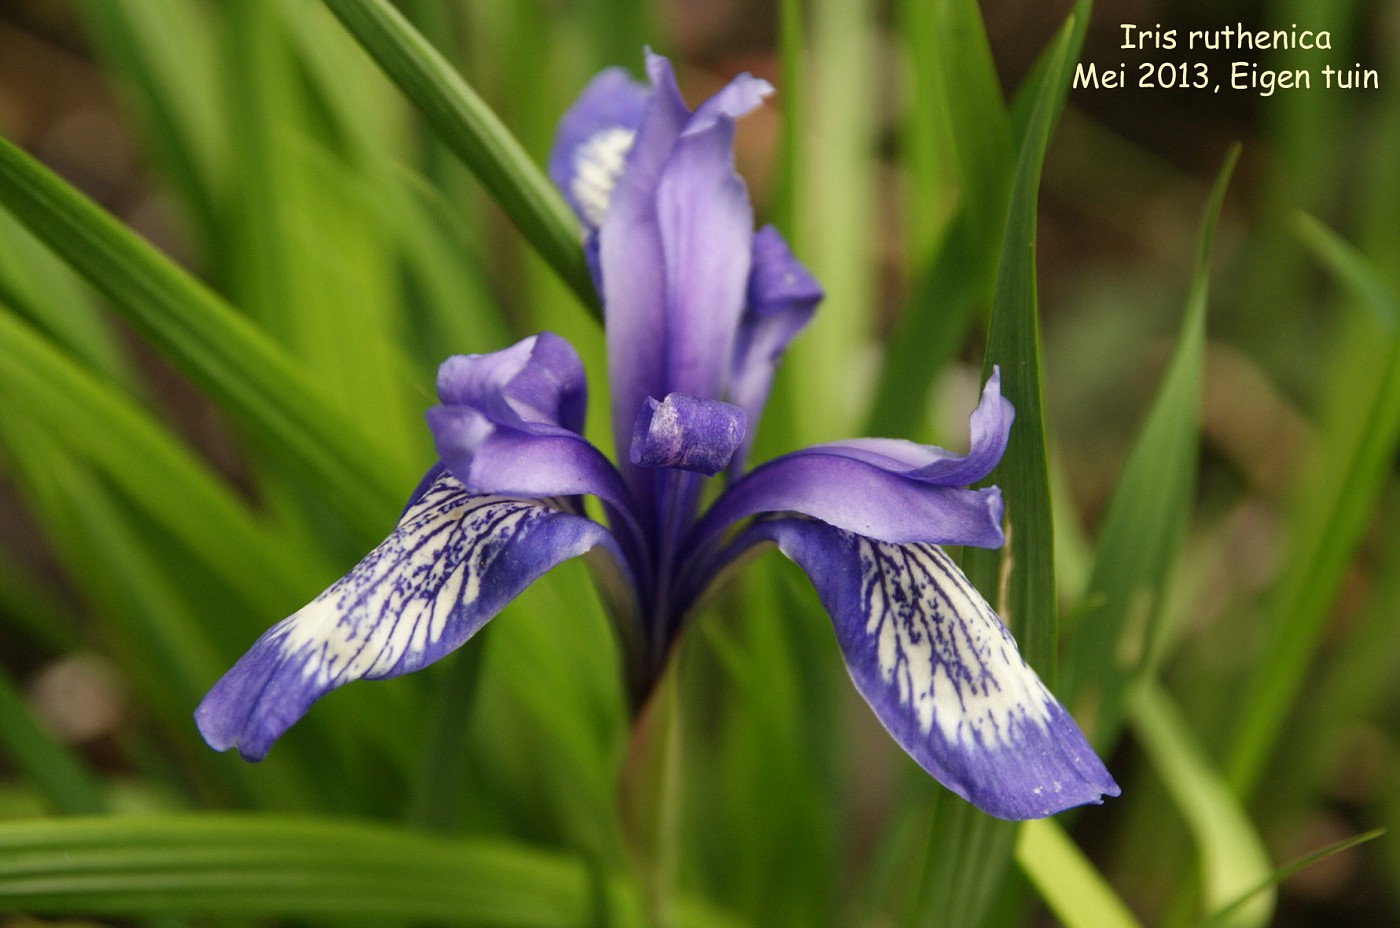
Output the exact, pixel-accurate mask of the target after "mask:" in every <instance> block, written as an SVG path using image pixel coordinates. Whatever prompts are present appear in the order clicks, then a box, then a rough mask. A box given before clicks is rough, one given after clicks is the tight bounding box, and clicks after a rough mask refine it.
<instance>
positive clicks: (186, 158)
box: [76, 0, 228, 260]
mask: <svg viewBox="0 0 1400 928" xmlns="http://www.w3.org/2000/svg"><path fill="white" fill-rule="evenodd" d="M76 8H77V11H78V13H79V14H80V15H81V16H82V19H83V22H84V23H85V25H86V30H85V31H86V33H87V35H88V37H89V38H90V39H91V41H92V42H93V44H94V46H95V48H96V50H97V52H98V53H99V54H100V55H101V56H102V58H103V59H104V60H105V61H106V64H107V68H108V70H109V71H110V72H112V73H113V74H115V75H116V76H117V77H118V78H119V89H120V90H121V91H122V100H123V103H124V104H125V108H126V109H127V110H128V111H129V112H131V113H132V114H133V116H134V121H135V122H136V123H137V125H138V126H139V127H140V130H141V131H140V133H139V136H140V140H141V142H142V143H143V144H144V145H145V147H146V148H147V149H148V151H149V153H150V155H151V156H152V158H153V160H154V161H155V162H156V165H157V166H158V167H159V168H160V169H161V170H162V172H163V174H164V175H165V176H166V177H167V178H168V179H169V181H170V183H171V185H172V186H173V187H174V189H175V191H177V192H178V194H179V204H180V206H182V207H183V208H185V209H187V210H188V211H189V212H190V216H191V218H192V219H194V220H195V222H196V224H197V226H198V227H199V229H200V230H201V232H202V233H203V235H204V236H205V241H204V243H203V244H204V245H205V246H206V248H208V250H209V252H210V257H211V258H214V259H215V260H217V257H218V245H219V242H218V232H219V219H218V215H219V212H218V206H217V203H218V201H219V199H220V196H221V195H222V193H223V190H222V184H223V180H224V170H225V168H226V167H227V160H228V159H227V150H228V146H227V140H226V138H225V135H226V131H225V126H224V125H223V124H222V123H221V121H220V119H221V115H222V114H223V112H224V107H223V102H224V101H223V97H222V95H221V94H220V90H221V89H222V88H220V86H219V82H218V71H217V64H218V61H219V56H218V55H217V54H216V53H215V44H214V42H213V36H212V35H211V32H212V30H211V29H210V28H209V25H210V24H209V22H208V21H207V19H205V18H202V17H201V16H200V15H198V14H199V13H200V12H201V11H200V10H198V9H197V8H195V7H193V6H191V5H190V4H189V3H185V2H181V0H137V2H132V3H105V2H102V0H95V2H94V0H85V2H80V3H78V4H76Z"/></svg>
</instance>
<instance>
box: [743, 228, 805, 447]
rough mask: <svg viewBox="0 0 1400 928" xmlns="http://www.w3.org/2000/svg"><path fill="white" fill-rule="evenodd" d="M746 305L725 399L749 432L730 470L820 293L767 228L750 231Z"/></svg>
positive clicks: (773, 232)
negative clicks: (738, 411)
mask: <svg viewBox="0 0 1400 928" xmlns="http://www.w3.org/2000/svg"><path fill="white" fill-rule="evenodd" d="M751 264H752V266H751V268H750V270H749V282H748V294H747V305H746V306H745V308H744V315H743V317H742V318H741V319H740V322H739V332H738V335H737V337H736V339H735V344H734V365H733V369H732V370H731V371H730V375H729V402H731V403H733V404H734V405H735V406H738V407H739V408H740V409H742V410H743V411H744V414H745V415H746V416H747V417H748V422H749V436H748V439H746V442H745V445H744V447H743V448H741V449H740V452H739V454H738V455H737V456H736V461H735V465H734V470H735V472H736V473H737V472H740V471H742V470H743V456H744V451H746V450H747V448H748V441H750V440H752V436H753V433H754V431H755V430H756V429H757V428H758V417H759V413H761V412H762V410H763V404H764V403H765V402H767V400H768V390H769V388H770V387H771V386H772V385H773V375H774V374H775V373H776V372H777V370H778V363H779V361H780V360H781V359H782V356H783V352H784V351H785V350H786V349H787V346H788V343H789V342H791V341H792V339H793V337H794V336H795V335H797V333H798V332H800V331H801V330H802V328H803V327H804V326H805V325H806V324H807V322H808V321H809V320H810V319H811V318H812V314H813V313H814V312H815V311H816V308H817V304H818V303H819V302H821V299H822V297H823V295H824V294H823V292H822V288H821V285H820V284H818V283H817V281H816V278H814V277H813V276H812V275H811V273H810V272H808V270H807V268H806V267H804V266H803V265H802V262H800V261H798V260H797V258H796V257H795V256H794V255H793V253H792V250H791V249H789V248H788V245H787V242H785V241H784V240H783V237H782V236H781V235H779V234H778V230H777V229H775V228H773V227H772V226H764V227H763V228H761V229H759V230H758V231H757V232H755V233H754V236H753V257H752V262H751Z"/></svg>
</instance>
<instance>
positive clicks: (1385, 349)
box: [1227, 223, 1400, 795]
mask: <svg viewBox="0 0 1400 928" xmlns="http://www.w3.org/2000/svg"><path fill="white" fill-rule="evenodd" d="M1303 229H1304V234H1305V238H1306V240H1307V241H1308V243H1309V244H1311V245H1312V246H1313V250H1314V251H1315V252H1316V253H1317V254H1318V257H1319V258H1320V259H1321V260H1322V261H1323V262H1324V263H1326V264H1328V266H1329V269H1330V270H1332V272H1333V273H1334V274H1335V275H1336V277H1337V280H1338V282H1339V283H1340V284H1341V285H1342V286H1343V287H1345V288H1346V290H1347V291H1348V293H1349V294H1350V295H1352V296H1353V298H1354V299H1356V300H1358V301H1359V302H1361V305H1363V306H1365V305H1369V309H1368V310H1366V311H1365V312H1359V313H1354V314H1353V315H1352V316H1351V317H1350V318H1349V320H1348V329H1347V331H1346V332H1345V333H1344V334H1343V338H1342V339H1341V341H1340V347H1339V349H1338V353H1337V355H1336V360H1335V363H1333V364H1332V365H1330V369H1332V370H1334V371H1335V374H1334V378H1335V379H1334V380H1333V382H1332V383H1331V384H1330V391H1329V392H1330V404H1331V405H1330V408H1329V409H1328V412H1327V414H1326V417H1325V419H1324V421H1323V423H1322V426H1321V428H1320V429H1319V431H1320V435H1321V438H1320V440H1319V443H1318V447H1317V448H1316V449H1315V451H1314V458H1313V461H1312V462H1311V467H1310V469H1309V471H1308V472H1307V474H1306V475H1305V478H1304V481H1303V483H1302V485H1301V486H1300V488H1299V492H1298V494H1297V497H1296V505H1295V510H1294V512H1293V517H1292V521H1293V526H1292V529H1293V530H1292V532H1291V537H1293V538H1294V539H1296V541H1295V543H1294V547H1293V549H1292V550H1291V551H1290V552H1289V554H1288V557H1287V560H1286V562H1285V566H1284V568H1283V570H1282V573H1281V578H1282V579H1281V581H1280V584H1279V586H1278V587H1277V588H1276V589H1275V590H1274V592H1273V595H1272V598H1271V600H1270V604H1269V611H1268V630H1267V633H1266V634H1267V638H1266V642H1265V646H1264V649H1263V652H1262V653H1261V655H1260V657H1259V659H1258V660H1257V661H1256V662H1255V664H1254V666H1255V667H1256V670H1255V672H1254V673H1253V675H1252V677H1251V679H1250V680H1249V682H1248V688H1247V690H1246V693H1245V696H1244V701H1243V703H1242V704H1241V706H1240V710H1239V713H1238V715H1237V723H1236V726H1235V732H1234V737H1233V738H1232V739H1231V754H1230V759H1229V764H1228V768H1227V769H1228V770H1229V773H1230V780H1231V782H1232V783H1233V784H1234V785H1235V787H1236V789H1238V790H1239V791H1240V792H1241V794H1246V795H1247V794H1248V793H1249V792H1250V791H1251V790H1252V789H1253V787H1254V785H1255V783H1256V781H1257V780H1258V777H1259V775H1260V773H1261V771H1262V770H1263V768H1264V765H1265V764H1266V763H1267V761H1268V759H1269V757H1270V755H1271V753H1272V751H1273V750H1274V748H1275V746H1276V744H1277V740H1278V737H1279V734H1280V732H1281V731H1282V729H1283V725H1284V723H1285V721H1286V720H1287V719H1288V717H1289V716H1290V715H1291V713H1292V707H1293V706H1294V705H1295V702H1296V700H1297V698H1298V695H1299V693H1300V691H1301V688H1302V685H1303V681H1304V677H1305V675H1306V673H1307V669H1308V667H1309V665H1310V664H1311V662H1312V660H1313V657H1314V654H1315V652H1316V648H1317V644H1318V642H1319V640H1320V638H1321V635H1322V631H1323V626H1324V623H1325V620H1326V618H1327V614H1328V607H1329V606H1330V604H1331V603H1332V601H1333V599H1334V598H1335V596H1336V594H1337V591H1338V589H1339V587H1340V585H1341V582H1342V578H1343V576H1344V574H1345V572H1346V569H1347V565H1348V563H1349V562H1350V561H1351V557H1352V553H1353V552H1354V551H1355V550H1356V547H1357V545H1358V544H1359V543H1360V541H1361V538H1362V536H1363V534H1364V532H1365V530H1366V527H1367V525H1368V524H1369V523H1370V520H1371V515H1372V513H1373V511H1374V507H1375V501H1376V498H1377V495H1378V494H1379V493H1380V492H1381V489H1382V487H1383V486H1384V484H1385V478H1386V474H1387V473H1388V471H1389V469H1390V466H1391V462H1392V460H1393V458H1394V454H1395V448H1396V445H1397V442H1400V328H1398V327H1397V326H1396V324H1395V318H1396V312H1395V307H1396V299H1395V296H1394V294H1393V293H1392V292H1391V291H1390V289H1389V288H1388V287H1386V286H1384V284H1383V283H1382V282H1381V281H1380V279H1379V276H1378V275H1377V274H1375V273H1374V271H1371V270H1369V262H1368V261H1367V260H1366V259H1365V258H1364V257H1362V256H1360V255H1357V254H1355V253H1354V249H1352V248H1351V246H1349V245H1347V244H1346V243H1345V242H1344V241H1343V240H1342V239H1341V238H1340V237H1338V236H1336V235H1334V234H1332V233H1331V232H1329V231H1327V230H1326V229H1325V228H1324V227H1323V226H1321V225H1320V224H1318V223H1309V224H1307V225H1305V226H1304V227H1303Z"/></svg>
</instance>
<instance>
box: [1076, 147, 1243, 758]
mask: <svg viewBox="0 0 1400 928" xmlns="http://www.w3.org/2000/svg"><path fill="white" fill-rule="evenodd" d="M1238 156H1239V148H1238V147H1236V148H1234V149H1232V150H1231V152H1230V154H1229V155H1228V156H1227V157H1226V159H1225V164H1224V166H1223V167H1222V168H1221V170H1220V173H1219V174H1218V175H1217V177H1216V181H1215V186H1214V188H1213V189H1212V191H1211V194H1210V198H1209V200H1208V203H1207V206H1206V211H1205V217H1204V218H1203V220H1202V224H1201V233H1200V238H1199V241H1198V246H1197V255H1196V266H1195V270H1194V271H1193V273H1192V277H1191V288H1190V292H1189V294H1188V296H1187V298H1186V313H1185V317H1184V319H1183V320H1182V323H1181V332H1180V334H1179V335H1178V337H1177V342H1176V348H1175V350H1174V351H1173V353H1172V357H1171V360H1170V361H1169V362H1168V365H1167V372H1166V375H1165V376H1164V378H1163V380H1162V385H1161V387H1160V388H1159V389H1158V393H1157V398H1156V400H1155V401H1154V402H1153V405H1152V409H1151V411H1150V412H1149V413H1148V415H1147V421H1146V423H1145V424H1144V425H1143V428H1142V433H1141V434H1140V435H1139V437H1138V439H1137V441H1136V443H1135V444H1134V445H1133V450H1132V452H1131V453H1130V455H1129V457H1128V462H1127V463H1126V464H1125V465H1124V467H1123V471H1122V473H1121V475H1120V476H1119V478H1118V483H1117V485H1116V486H1115V488H1114V492H1113V498H1112V500H1111V501H1110V503H1109V507H1108V512H1107V514H1106V515H1105V516H1104V520H1103V526H1102V528H1101V529H1100V532H1099V541H1098V549H1097V553H1096V554H1095V556H1094V568H1093V573H1092V575H1091V576H1090V580H1089V586H1088V589H1087V591H1086V596H1085V599H1086V601H1089V602H1092V603H1094V605H1093V606H1091V607H1090V609H1089V610H1088V611H1087V612H1086V613H1085V614H1084V615H1083V616H1082V617H1081V619H1080V622H1079V624H1078V628H1079V629H1080V633H1079V635H1078V636H1077V637H1076V639H1075V641H1074V643H1073V645H1072V648H1071V651H1070V654H1069V656H1068V659H1067V664H1069V665H1070V667H1072V672H1071V673H1070V674H1067V678H1066V681H1065V682H1066V683H1067V684H1069V686H1068V687H1067V691H1068V692H1069V693H1071V694H1072V697H1071V698H1072V702H1073V704H1076V705H1081V704H1082V702H1081V698H1082V697H1084V696H1085V695H1086V694H1090V693H1092V694H1094V696H1095V700H1094V705H1095V718H1096V737H1097V739H1098V741H1099V744H1101V745H1107V744H1110V743H1111V742H1112V740H1113V737H1114V733H1115V732H1116V731H1117V729H1118V726H1119V723H1120V720H1121V716H1122V699H1123V694H1124V691H1125V688H1126V687H1127V686H1128V685H1129V683H1130V682H1131V680H1132V679H1133V678H1134V677H1135V676H1136V674H1137V673H1138V672H1139V671H1140V670H1141V668H1142V667H1143V666H1144V665H1145V663H1146V662H1147V661H1148V659H1149V655H1150V652H1151V650H1152V647H1153V642H1154V641H1155V640H1156V637H1157V635H1156V627H1157V624H1158V619H1159V618H1160V614H1161V603H1162V598H1163V595H1164V593H1165V592H1166V589H1165V587H1166V583H1167V578H1168V574H1169V571H1170V569H1171V566H1172V564H1173V563H1174V561H1175V559H1176V555H1177V552H1178V551H1179V549H1180V547H1181V542H1182V539H1183V538H1184V536H1185V533H1186V521H1187V518H1188V515H1189V513H1190V511H1191V503H1192V499H1193V497H1194V495H1195V481H1196V468H1197V461H1198V458H1199V437H1200V406H1201V391H1202V379H1203V377H1204V375H1205V348H1206V302H1207V291H1208V287H1209V278H1210V255H1211V246H1212V244H1213V240H1214V237H1215V224H1216V221H1217V219H1218V218H1219V215H1220V208H1221V205H1222V204H1223V202H1224V198H1225V190H1226V186H1227V185H1228V183H1229V180H1230V175H1231V173H1232V172H1233V169H1234V166H1235V161H1236V159H1237V158H1238Z"/></svg>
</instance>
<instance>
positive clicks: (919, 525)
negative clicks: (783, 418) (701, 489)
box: [686, 446, 1005, 552]
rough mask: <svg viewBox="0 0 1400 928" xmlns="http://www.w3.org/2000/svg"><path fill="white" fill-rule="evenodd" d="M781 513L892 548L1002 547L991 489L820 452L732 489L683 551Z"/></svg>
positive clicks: (796, 456)
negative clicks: (748, 520)
mask: <svg viewBox="0 0 1400 928" xmlns="http://www.w3.org/2000/svg"><path fill="white" fill-rule="evenodd" d="M785 511H791V512H799V513H802V514H803V515H807V516H812V517H813V518H817V519H821V520H822V521H823V522H828V523H830V524H832V525H834V526H837V527H838V528H843V529H846V530H847V531H850V532H855V533H856V534H858V535H865V536H868V537H871V538H878V539H880V540H881V541H888V542H893V543H895V544H904V543H907V542H911V541H924V542H929V543H931V544H945V545H973V546H975V547H979V548H997V547H1000V546H1001V544H1002V543H1003V541H1004V540H1005V538H1004V536H1003V535H1002V531H1001V511H1002V509H1001V492H1000V491H999V490H997V489H996V488H995V487H987V488H984V489H980V490H962V489H958V488H956V487H945V486H938V485H936V484H930V483H926V482H924V481H921V480H914V479H911V478H909V477H907V476H905V475H904V474H903V473H900V472H898V471H891V470H890V469H888V468H886V467H882V466H880V465H879V464H877V463H874V462H872V461H870V460H866V459H865V457H864V456H859V455H851V454H847V453H845V451H844V450H843V449H841V448H836V447H827V446H822V447H817V448H807V449H805V450H803V451H796V452H793V453H792V454H787V455H784V456H782V457H780V458H775V459H774V460H772V461H769V462H768V463H766V464H764V465H762V466H761V467H758V468H756V469H755V470H753V471H751V472H750V473H748V474H746V475H745V476H743V477H741V478H740V479H739V480H737V481H735V482H734V483H733V484H731V485H730V487H729V489H727V490H725V492H724V493H723V494H722V495H721V496H720V497H719V499H717V500H715V502H714V505H712V506H711V507H710V508H709V510H707V511H706V513H705V515H704V516H703V517H702V518H701V519H700V521H699V522H698V523H696V526H695V528H694V530H693V531H692V532H691V534H690V537H689V538H688V539H687V541H686V551H687V552H696V551H699V550H700V549H701V548H703V547H704V546H706V545H707V544H709V543H710V542H713V541H715V540H716V539H718V538H719V536H720V535H721V534H723V532H724V531H725V529H727V528H728V527H729V526H730V525H732V524H734V523H735V522H737V521H738V520H740V519H743V518H745V517H747V516H752V515H758V514H760V513H767V512H785Z"/></svg>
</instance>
